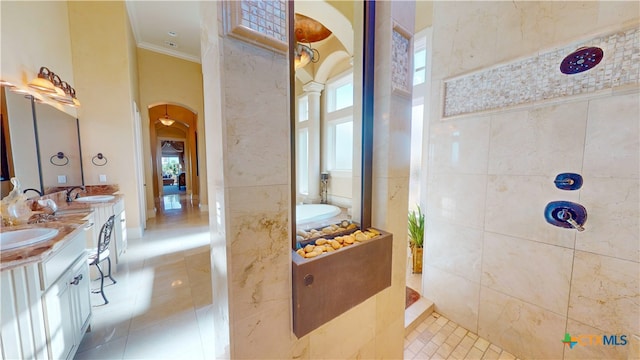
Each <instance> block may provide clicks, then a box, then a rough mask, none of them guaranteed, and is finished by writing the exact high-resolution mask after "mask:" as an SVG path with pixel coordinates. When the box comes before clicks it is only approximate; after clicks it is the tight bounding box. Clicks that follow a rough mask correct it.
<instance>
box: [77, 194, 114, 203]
mask: <svg viewBox="0 0 640 360" xmlns="http://www.w3.org/2000/svg"><path fill="white" fill-rule="evenodd" d="M115 198H116V197H115V196H113V195H89V196H83V197H79V198H77V199H75V200H73V201H77V202H107V201H111V200H113V199H115Z"/></svg>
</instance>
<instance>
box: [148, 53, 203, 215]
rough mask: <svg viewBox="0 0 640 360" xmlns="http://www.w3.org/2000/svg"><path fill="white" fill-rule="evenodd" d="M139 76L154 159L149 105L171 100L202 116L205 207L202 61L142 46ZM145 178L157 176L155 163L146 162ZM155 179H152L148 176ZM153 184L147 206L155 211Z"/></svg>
mask: <svg viewBox="0 0 640 360" xmlns="http://www.w3.org/2000/svg"><path fill="white" fill-rule="evenodd" d="M137 55H138V74H139V75H138V76H139V82H140V103H139V104H138V105H139V107H140V116H141V117H142V124H143V126H142V129H143V137H144V158H145V159H151V143H150V131H149V123H150V122H151V123H153V122H155V121H156V119H152V121H151V120H150V119H149V111H148V108H149V107H152V106H156V105H158V104H162V103H170V104H173V105H179V106H183V107H186V108H188V109H189V110H191V111H193V112H195V113H196V115H197V118H198V124H197V132H198V152H199V154H198V157H199V162H200V176H199V178H200V181H199V189H200V201H201V208H203V209H206V208H207V204H208V201H207V166H206V158H205V146H204V142H205V138H204V123H203V119H204V116H203V114H204V100H203V95H202V66H201V65H200V64H198V63H195V62H192V61H187V60H183V59H178V58H175V57H171V56H167V55H164V54H159V53H156V52H153V51H149V50H145V49H138V51H137ZM144 165H145V178H146V179H152V178H153V170H152V163H151V162H150V161H148V162H146V163H145V164H144ZM148 181H151V180H148ZM153 207H154V203H153V187H152V186H151V184H150V183H147V209H148V213H149V214H150V215H151V214H152V213H153Z"/></svg>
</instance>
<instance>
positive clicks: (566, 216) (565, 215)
mask: <svg viewBox="0 0 640 360" xmlns="http://www.w3.org/2000/svg"><path fill="white" fill-rule="evenodd" d="M558 218H559V219H562V220H564V221H566V222H568V223H569V224H570V225H571V226H573V228H574V229H576V230H578V231H584V227H582V225H580V224H578V223H577V222H576V221H575V220H574V219H573V216H571V212H570V211H569V210H567V209H562V210H560V211H559V212H558Z"/></svg>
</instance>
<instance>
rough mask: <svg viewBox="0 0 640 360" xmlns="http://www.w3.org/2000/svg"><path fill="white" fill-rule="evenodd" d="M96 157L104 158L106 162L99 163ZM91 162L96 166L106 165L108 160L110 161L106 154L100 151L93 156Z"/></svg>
mask: <svg viewBox="0 0 640 360" xmlns="http://www.w3.org/2000/svg"><path fill="white" fill-rule="evenodd" d="M96 159H98V160H104V162H103V163H102V164H99V163H97V162H96ZM91 162H92V163H93V165H95V166H105V165H107V162H109V161H108V160H107V157H106V156H104V155H102V153H98V154H97V155H96V156H94V157H92V158H91Z"/></svg>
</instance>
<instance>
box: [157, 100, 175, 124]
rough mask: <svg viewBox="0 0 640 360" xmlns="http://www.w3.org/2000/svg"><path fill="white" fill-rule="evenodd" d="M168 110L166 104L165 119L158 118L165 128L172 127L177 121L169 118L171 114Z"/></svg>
mask: <svg viewBox="0 0 640 360" xmlns="http://www.w3.org/2000/svg"><path fill="white" fill-rule="evenodd" d="M167 108H168V107H167V104H164V117H161V118H158V120H160V122H161V123H162V125H164V126H171V125H173V123H174V122H176V121H175V120H173V119H170V118H169V113H168V112H167Z"/></svg>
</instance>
